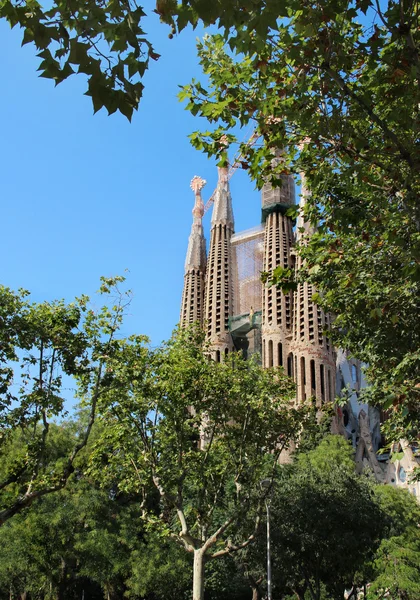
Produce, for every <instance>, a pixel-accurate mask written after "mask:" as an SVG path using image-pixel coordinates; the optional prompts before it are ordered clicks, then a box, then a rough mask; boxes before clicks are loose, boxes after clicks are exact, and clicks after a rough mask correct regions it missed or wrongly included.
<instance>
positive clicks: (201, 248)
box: [185, 175, 206, 273]
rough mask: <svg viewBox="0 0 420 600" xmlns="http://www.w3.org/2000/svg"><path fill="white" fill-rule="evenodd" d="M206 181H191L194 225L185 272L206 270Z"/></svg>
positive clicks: (195, 179) (199, 178) (189, 241)
mask: <svg viewBox="0 0 420 600" xmlns="http://www.w3.org/2000/svg"><path fill="white" fill-rule="evenodd" d="M205 185H206V181H205V180H204V179H202V178H201V177H198V176H197V175H196V176H195V177H193V179H192V181H191V189H192V190H193V192H194V197H195V202H194V208H193V210H192V214H193V223H192V227H191V233H190V237H189V240H188V249H187V256H186V259H185V272H186V273H187V272H188V271H190V270H194V269H198V270H201V271H202V272H204V270H205V268H206V240H205V239H204V232H203V225H202V222H201V221H202V218H203V215H204V203H203V199H202V198H201V190H202V189H203V187H204V186H205Z"/></svg>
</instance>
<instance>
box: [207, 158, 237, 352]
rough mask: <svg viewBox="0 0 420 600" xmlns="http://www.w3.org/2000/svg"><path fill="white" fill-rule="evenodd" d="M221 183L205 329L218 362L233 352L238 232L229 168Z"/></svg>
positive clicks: (223, 172) (216, 202) (214, 217)
mask: <svg viewBox="0 0 420 600" xmlns="http://www.w3.org/2000/svg"><path fill="white" fill-rule="evenodd" d="M218 173H219V181H218V183H217V188H216V192H215V196H214V206H213V214H212V218H211V231H210V247H209V256H208V261H207V275H206V287H205V301H204V327H205V329H206V330H207V337H208V340H209V342H210V344H211V348H212V356H213V358H214V359H215V360H216V361H217V362H221V361H223V359H224V357H225V356H226V355H227V354H228V353H229V352H231V351H232V350H233V342H232V336H231V334H230V331H229V317H232V316H233V289H232V287H233V286H232V247H231V238H232V235H233V232H234V221H233V210H232V198H231V195H230V190H229V181H228V169H227V168H220V167H219V169H218Z"/></svg>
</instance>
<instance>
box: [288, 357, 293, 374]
mask: <svg viewBox="0 0 420 600" xmlns="http://www.w3.org/2000/svg"><path fill="white" fill-rule="evenodd" d="M287 374H288V376H289V377H293V354H292V353H291V352H290V354H289V356H288V357H287Z"/></svg>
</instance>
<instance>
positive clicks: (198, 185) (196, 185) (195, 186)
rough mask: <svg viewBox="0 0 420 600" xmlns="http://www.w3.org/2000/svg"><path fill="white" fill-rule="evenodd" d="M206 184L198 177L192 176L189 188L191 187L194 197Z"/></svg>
mask: <svg viewBox="0 0 420 600" xmlns="http://www.w3.org/2000/svg"><path fill="white" fill-rule="evenodd" d="M206 183H207V181H206V180H205V179H202V178H201V177H199V176H198V175H194V177H193V178H192V179H191V184H190V187H191V189H192V191H193V192H194V194H195V195H196V196H199V195H200V192H201V190H202V189H203V187H204V186H205V185H206Z"/></svg>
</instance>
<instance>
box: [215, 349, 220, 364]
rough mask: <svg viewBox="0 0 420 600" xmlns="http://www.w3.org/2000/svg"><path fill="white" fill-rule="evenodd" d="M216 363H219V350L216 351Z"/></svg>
mask: <svg viewBox="0 0 420 600" xmlns="http://www.w3.org/2000/svg"><path fill="white" fill-rule="evenodd" d="M216 362H218V363H219V362H220V350H216Z"/></svg>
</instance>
